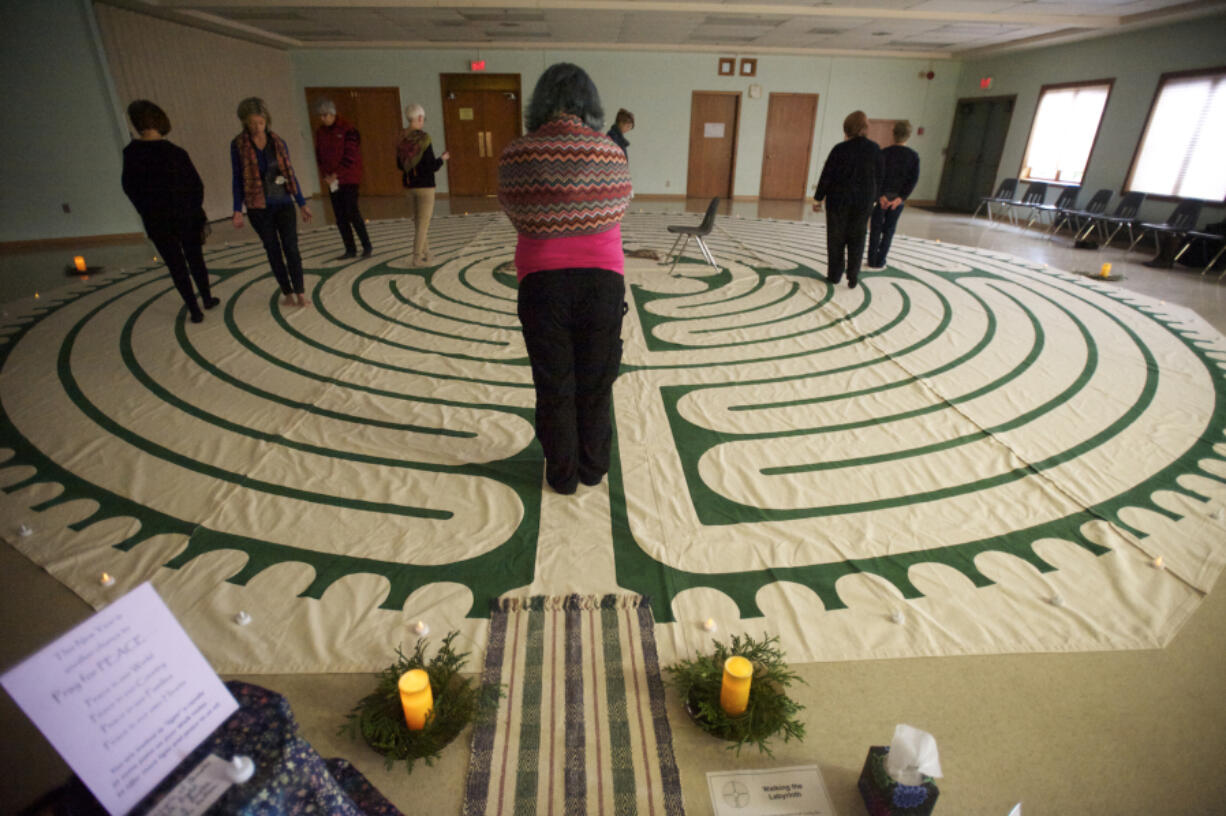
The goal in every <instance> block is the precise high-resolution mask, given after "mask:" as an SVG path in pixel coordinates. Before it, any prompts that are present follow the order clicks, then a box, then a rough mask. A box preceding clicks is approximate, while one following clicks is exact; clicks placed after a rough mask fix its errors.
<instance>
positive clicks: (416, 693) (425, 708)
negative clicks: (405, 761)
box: [400, 669, 434, 731]
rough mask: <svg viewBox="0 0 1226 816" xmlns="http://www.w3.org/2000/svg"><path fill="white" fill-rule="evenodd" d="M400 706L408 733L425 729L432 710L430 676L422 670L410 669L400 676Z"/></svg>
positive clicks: (432, 700)
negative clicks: (402, 708)
mask: <svg viewBox="0 0 1226 816" xmlns="http://www.w3.org/2000/svg"><path fill="white" fill-rule="evenodd" d="M400 705H401V706H403V707H404V721H405V722H406V723H408V725H409V730H410V731H420V730H422V729H423V728H425V727H426V719H427V718H428V717H429V716H430V712H431V711H433V710H434V695H433V694H432V693H431V691H430V675H428V674H426V672H425V670H424V669H410V670H409V671H407V672H405V673H404V674H402V675H400Z"/></svg>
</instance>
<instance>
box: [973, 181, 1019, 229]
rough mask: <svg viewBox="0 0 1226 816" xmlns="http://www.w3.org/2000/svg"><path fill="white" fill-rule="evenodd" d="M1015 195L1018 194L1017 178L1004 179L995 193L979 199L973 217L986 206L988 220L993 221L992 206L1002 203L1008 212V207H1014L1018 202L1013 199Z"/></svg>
mask: <svg viewBox="0 0 1226 816" xmlns="http://www.w3.org/2000/svg"><path fill="white" fill-rule="evenodd" d="M1015 195H1017V179H1015V178H1007V179H1005V180H1004V181H1002V182H1001V183H1000V186H999V187H997V188H996V194H995V195H990V196H984V197H983V198H981V199H980V200H979V206H978V207H976V208H975V212H973V213H972V214H971V218H974V217H975V216H976V215H979V211H980V210H982V209H984V208H985V207H986V208H987V213H988V221H989V222H991V220H992V206H993V205H994V204H995V205H1000V206H1001V207H1004V208H1005V212H1006V213H1008V212H1009V209H1008V208H1009V207H1012V206H1013V205H1014V204H1016V203H1017V202H1016V201H1014V200H1013V197H1014V196H1015Z"/></svg>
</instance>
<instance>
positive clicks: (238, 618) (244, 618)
mask: <svg viewBox="0 0 1226 816" xmlns="http://www.w3.org/2000/svg"><path fill="white" fill-rule="evenodd" d="M234 622H235V623H237V624H238V625H239V626H246V625H247V624H249V623H251V616H250V615H248V614H247V612H246V611H245V610H239V613H238V614H237V615H235V616H234Z"/></svg>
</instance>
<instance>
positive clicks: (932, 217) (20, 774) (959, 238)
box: [0, 198, 1226, 816]
mask: <svg viewBox="0 0 1226 816" xmlns="http://www.w3.org/2000/svg"><path fill="white" fill-rule="evenodd" d="M362 206H363V208H364V211H365V214H366V216H367V217H369V218H372V219H376V218H400V217H403V216H404V215H405V214H406V207H405V204H404V202H403V200H402V199H398V198H394V199H373V200H365V201H363V202H362ZM496 208H497V204H496V202H495V201H493V200H492V199H481V200H471V201H461V200H455V201H447V200H445V199H442V200H440V201H439V202H438V206H437V208H436V212H437V214H438V215H444V214H447V213H448V212H452V211H454V212H465V211H478V210H482V211H484V210H490V209H496ZM704 208H705V202H702V201H694V202H688V203H687V202H681V201H638V200H636V201H635V202H633V203H632V209H633V210H635V211H638V210H643V211H649V212H650V211H655V212H679V211H681V210H682V209H685V210H687V211H688V212H691V213H701V211H702V210H703V209H704ZM325 209H326V207H325ZM724 211H725V214H731V215H734V216H740V217H744V218H780V219H788V220H796V219H804V220H816V219H820V218H822V216H821V215H817V214H814V213H812V212H811V211H810V209H809V206H808V204H807V203H804V202H763V203H740V202H738V203H733V204H731V205H728V204H725V205H724ZM686 218H694V219H696V218H697V215H692V216H686ZM410 228H411V227H409V226H408V225H407V224H406V229H410ZM899 230H900V232H901V233H902V234H906V235H912V236H918V237H926V238H931V239H940V240H941V241H945V242H951V243H958V244H966V245H971V246H978V247H984V248H990V249H993V250H999V251H1002V252H1009V253H1012V254H1015V255H1018V256H1020V257H1023V258H1027V259H1030V260H1033V261H1037V262H1040V263H1047V264H1049V265H1052V266H1056V267H1060V268H1063V269H1067V270H1074V271H1075V270H1086V271H1091V270H1097V269H1098V268H1099V266H1100V264H1102V263H1103V262H1110V263H1112V265H1113V271H1114V272H1115V273H1117V274H1122V275H1123V280H1122V281H1121V282H1120V283H1119V285H1120V286H1122V287H1124V288H1127V289H1131V290H1133V291H1136V292H1140V293H1143V294H1146V295H1150V296H1152V297H1156V298H1159V299H1162V300H1166V301H1169V302H1172V303H1177V304H1180V305H1183V306H1187V307H1189V308H1192V309H1194V310H1196V311H1197V312H1199V313H1200V314H1201V315H1202V316H1203V317H1204V318H1205V319H1207V320H1208V321H1209V322H1210V323H1211V324H1213V325H1214V326H1215V327H1217V328H1218V329H1219V330H1220V331H1223V332H1226V281H1223V282H1220V283H1219V282H1218V281H1217V280H1216V279H1215V278H1214V277H1213V276H1209V277H1201V276H1200V275H1199V274H1198V273H1197V272H1195V271H1191V270H1188V269H1185V268H1182V267H1177V268H1176V269H1174V270H1153V269H1148V268H1146V267H1144V266H1142V265H1141V263H1140V262H1141V261H1143V260H1145V259H1146V257H1147V256H1146V255H1144V254H1142V253H1140V252H1134V253H1133V254H1132V255H1131V256H1129V255H1127V254H1125V252H1124V251H1123V249H1122V248H1114V249H1106V250H1101V251H1082V250H1074V249H1072V248H1071V247H1070V245H1069V240H1068V239H1067V237H1065V236H1062V237H1060V238H1057V239H1056V240H1054V241H1049V240H1047V239H1046V237H1045V236H1044V235H1043V234H1042V233H1041V232H1040V231H1038V230H1031V231H1028V232H1027V231H1022V230H1019V229H1017V228H1014V227H1009V226H994V227H989V225H988V224H987V222H986V221H984V220H983V219H978V220H973V221H972V220H970V219H968V218H967V217H965V216H959V215H949V214H935V213H930V212H925V211H922V210H920V209H919V208H916V207H911V208H909V209H908V210H907V211H906V212H905V213H904V215H903V218H902V221H901V223H900V226H899ZM233 235H234V232H233V229H232V227H230V226H229V224H228V223H225V222H222V223H220V224H217V225H215V227H214V236H213V238H212V239H211V241H224V240H227V239H230V240H233V237H232V236H233ZM239 235H240V237H244V238H246V237H250V233H249V232H248V231H247V229H246V228H245V229H244V231H243V232H242V233H240V234H239ZM338 248H339V247H338ZM75 254H84V255H85V256H86V257H87V259H88V261H89V263H91V264H102V265H106V266H108V267H116V266H118V267H123V266H125V265H138V264H144V263H147V262H148V261H149V260H150V259H151V258H152V256H153V253H152V250H151V248H150V247H149V246H148V245H147V244H145V243H144V242H133V243H130V244H125V245H107V246H102V247H95V248H89V247H85V248H82V249H75V250H72V251H69V250H67V249H65V250H56V251H38V252H32V251H27V252H19V253H13V252H10V253H0V303H6V302H10V301H13V300H16V299H20V298H24V297H29V296H31V295H33V294H34V292H46V291H49V290H50V289H53V288H55V287H56V286H58V285H61V284H62V283H63V282H64V281H65V280H66V279H69V278H67V276H66V275H65V273H64V266H65V264H67V263H68V262H69V261H70V260H71V256H72V255H75ZM1223 544H1224V545H1226V541H1224V542H1223ZM88 614H89V609H88V608H87V607H86V605H85V604H84V603H83V602H81V601H80V600H79V599H78V598H77V597H76V596H75V595H73V594H72V593H70V592H68V591H67V590H66V589H65V588H64V587H63V586H61V585H60V584H59V583H58V582H56V581H55V580H54V579H52V578H50V577H49V576H48V575H47V574H45V573H43V572H42V571H41V570H39V569H38V568H36V567H34V566H33V565H32V564H31V563H30V562H29V561H27V560H26V559H25V558H24V557H22V556H20V555H18V554H17V553H16V552H15V551H14V550H13V549H12V548H11V547H8V546H4V547H0V621H3V624H2V625H3V629H2V630H0V631H2V633H3V637H0V644H2V645H0V665H9V664H11V663H12V662H14V661H15V660H17V659H19V658H20V657H22V656H24V655H26V654H28V653H30V652H31V651H33V650H34V649H36V648H37V647H38V646H39V645H41V644H42V643H44V642H46V641H47V640H49V639H50V638H52V637H53V636H55V635H56V634H58V633H60V632H62V631H63V630H64V629H66V628H68V627H69V626H71V625H72V624H73V623H75V622H77V621H79V620H81V619H82V618H84V617H85V616H86V615H88ZM1223 642H1226V593H1224V592H1223V591H1221V590H1220V589H1219V590H1217V591H1216V592H1214V593H1213V594H1211V595H1210V596H1209V597H1208V598H1206V599H1205V601H1204V602H1203V603H1202V604H1201V605H1200V607H1199V608H1198V609H1197V610H1196V611H1195V612H1194V613H1193V615H1192V617H1191V619H1190V620H1189V622H1188V624H1187V625H1186V626H1185V627H1184V629H1183V630H1182V631H1181V632H1180V633H1179V634H1178V636H1177V637H1176V638H1175V640H1174V641H1173V642H1172V643H1171V644H1170V645H1169V646H1168V647H1167V648H1165V649H1162V650H1153V651H1133V652H1101V653H1088V654H1086V653H1082V654H1051V655H1042V654H1040V655H1035V654H1026V655H1002V656H990V657H955V658H933V659H928V658H923V659H910V660H892V661H856V662H845V663H826V664H807V665H803V666H799V667H798V671H799V673H800V675H801V677H802V678H803V679H804V680H805V681H806V683H807V686H803V687H801V689H800V692H799V693H798V695H797V697H798V699H799V701H800V702H801V703H803V704H804V705H805V706H806V711H805V715H804V718H805V722H806V725H807V737H806V740H805V741H804V742H803V743H800V744H797V743H791V744H788V745H780V746H777V747H776V755H775V757H774V758H771V757H766V756H761V755H759V754H757V753H745V754H742V755H741V756H740V757H737V756H736V755H734V754H731V753H729V752H728V751H726V750H725V746H724V745H723V744H722V743H719V742H718V741H716V740H714V739H712V738H710V737H708V736H707V735H706V734H704V733H702V732H700V731H698V730H697V729H694V728H693V727H691V726H690V725H689V722H688V721H687V720H686V718H685V715H684V714H683V713H682V712H681V709H680V707H679V706H676V705H674V706H673V707H672V708H671V709H670V712H669V713H670V718H671V720H672V722H673V727H674V729H675V741H676V752H677V756H678V760H679V764H680V770H681V775H682V784H683V789H684V792H685V798H686V808H687V812H688V813H689V814H691V816H695V815H701V814H706V813H709V812H710V804H709V799H708V796H707V792H706V780H705V773H706V772H707V771H714V770H725V769H731V768H737V767H768V766H786V765H798V764H812V763H816V764H818V765H820V766H821V769H822V772H823V774H824V776H825V780H826V784H827V786H828V788H829V790H830V793H831V798H832V801H833V802H834V805H835V807H836V809H837V812H838V813H840V814H843V816H852V815H854V814H862V813H863V812H864V811H863V806H862V805H861V804H860V801H859V797H858V794H857V793H856V790H855V781H856V777H857V776H858V774H859V771H860V766H861V764H862V762H863V758H864V754H865V753H866V751H867V749H868V747H869V746H870V745H874V744H883V743H886V742H888V740H889V737H890V735H891V733H892V731H893V727H894V725H895V723H898V722H909V723H912V724H914V725H917V726H919V727H922V728H925V729H926V730H929V731H931V732H933V733H934V734H935V735H936V737H937V740H938V743H939V744H940V746H941V751H942V765H943V767H944V770H945V778H944V779H943V780H942V782H941V796H940V801H939V802H938V804H937V808H936V813H937V814H938V816H940V814H945V816H962V815H965V816H979V815H980V814H983V815H984V816H1004V814H1006V813H1008V812H1009V809H1010V808H1011V807H1012V806H1013V805H1014V804H1015V803H1016V802H1019V801H1021V802H1023V803H1024V811H1025V814H1026V816H1043V815H1044V814H1061V816H1066V815H1067V814H1082V813H1104V814H1106V813H1110V814H1155V813H1163V814H1167V813H1169V814H1183V813H1214V812H1222V811H1221V808H1222V804H1221V803H1222V802H1223V801H1226V775H1224V774H1222V773H1220V771H1219V770H1215V769H1217V768H1218V766H1219V765H1220V759H1221V757H1222V756H1226V693H1224V692H1226V649H1223V648H1222V644H1223ZM243 679H247V680H250V681H252V682H256V683H259V684H261V685H265V686H268V687H270V688H273V689H276V690H278V691H281V692H282V693H284V694H286V695H287V696H288V697H289V699H290V702H291V704H292V705H293V708H294V712H295V715H296V716H297V717H298V719H299V721H300V723H301V726H302V729H303V731H304V733H305V735H306V736H307V738H308V739H310V740H311V741H312V742H313V743H314V744H315V745H316V747H317V748H318V749H319V750H320V752H321V753H323V754H324V755H325V756H333V755H344V756H347V757H349V758H350V759H351V760H352V761H353V762H354V763H355V765H357V766H358V767H359V768H360V769H362V770H363V771H364V772H366V773H367V774H368V775H369V777H370V778H371V780H372V781H373V782H374V783H375V784H376V785H377V786H378V787H379V788H380V789H381V790H383V791H384V792H385V793H386V794H387V795H388V796H389V797H390V798H392V800H393V801H395V802H396V803H398V804H399V806H400V807H401V808H402V809H403V810H404V811H405V812H406V813H418V814H454V813H458V812H459V805H460V801H461V794H462V792H461V787H462V780H463V775H464V772H465V768H466V764H467V735H463V736H462V737H461V738H460V740H458V741H457V743H456V744H455V745H453V746H452V747H450V748H449V749H447V751H446V752H444V754H443V756H442V759H441V761H440V762H438V763H436V764H435V766H434V767H425V766H421V765H419V766H418V768H417V769H416V770H415V771H414V772H413V774H412V776H406V775H405V773H404V771H403V769H402V768H399V767H398V768H397V769H395V770H393V771H390V772H389V771H386V770H384V768H383V763H382V760H381V759H380V758H379V757H377V756H376V755H374V754H373V753H372V752H370V751H369V750H368V749H366V748H365V747H364V746H362V745H359V744H356V743H353V742H350V741H348V740H347V739H346V738H343V737H339V736H337V734H336V729H337V726H338V725H339V724H340V723H341V722H342V720H343V717H344V715H345V713H346V712H347V711H348V710H349V708H350V707H351V706H352V705H353V703H354V702H356V701H357V700H358V699H359V698H360V697H362V696H363V695H364V694H366V693H367V692H368V691H369V689H370V686H371V680H370V678H369V677H366V676H362V675H267V676H260V677H245V678H243ZM674 703H675V701H674ZM0 728H3V732H4V734H5V737H4V740H3V742H2V747H0V751H2V752H3V753H2V754H0V768H2V769H3V772H2V773H0V811H4V812H13V811H16V810H18V809H20V808H21V807H23V806H25V805H27V804H29V803H30V802H32V801H34V800H35V799H37V798H38V797H39V796H40V795H42V794H43V793H45V792H46V791H48V790H49V789H51V788H52V787H54V786H55V785H56V784H58V783H59V782H60V781H62V780H63V779H64V778H65V776H66V774H67V771H66V769H65V767H64V765H63V763H62V762H61V760H60V759H59V758H58V757H57V756H56V755H55V754H54V752H53V751H52V750H51V749H50V747H49V746H48V745H47V744H46V742H45V741H44V740H43V739H42V737H41V736H40V735H38V733H37V732H36V731H35V730H34V729H33V727H32V726H30V724H29V723H28V721H26V719H25V718H24V716H23V715H21V714H20V712H18V711H17V710H16V709H15V707H14V706H13V705H12V703H11V702H10V701H8V700H7V698H4V702H3V703H2V704H0Z"/></svg>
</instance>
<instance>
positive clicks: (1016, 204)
mask: <svg viewBox="0 0 1226 816" xmlns="http://www.w3.org/2000/svg"><path fill="white" fill-rule="evenodd" d="M1045 201H1047V182H1045V181H1032V182H1030V186H1029V187H1027V188H1026V194H1025V195H1023V196H1022V197H1021V199H1019V200H1018V201H1012V202H1010V203H1009V221H1010V222H1011V223H1013V224H1014V225H1015V226H1016V224H1017V211H1018V210H1026V209H1028V210H1030V211H1031V213H1032V214H1033V212H1034V208H1035V207H1038V206H1039V205H1040V204H1042V203H1044V202H1045ZM1026 226H1027V227H1029V226H1030V222H1029V221H1027V222H1026Z"/></svg>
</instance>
